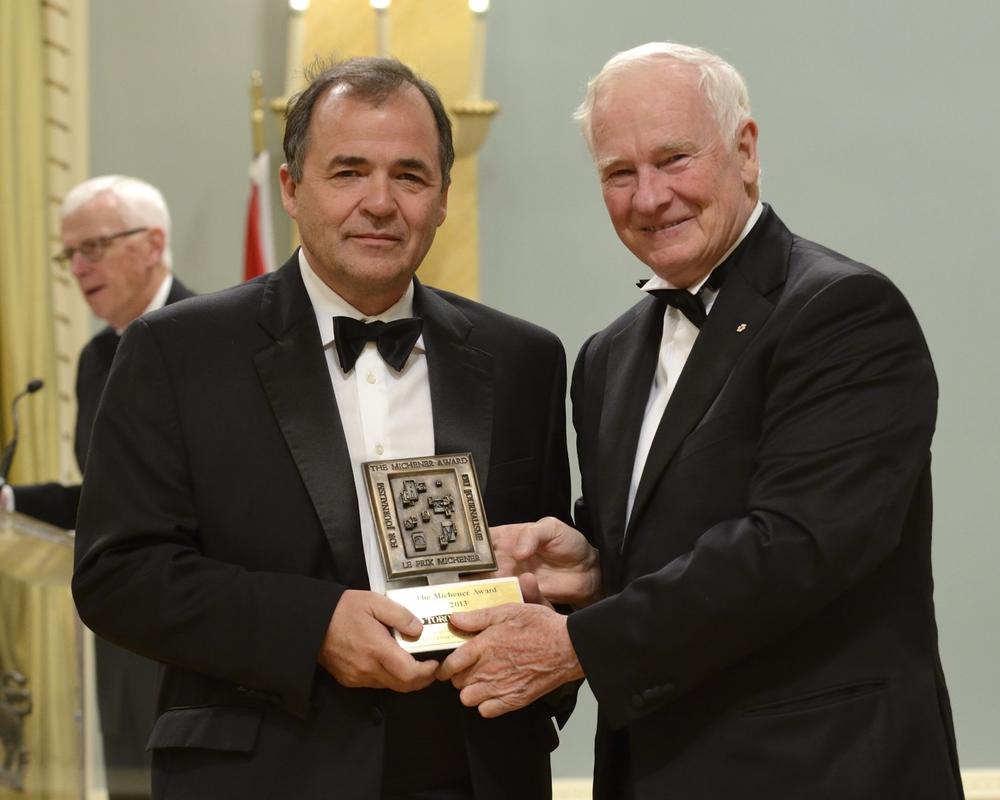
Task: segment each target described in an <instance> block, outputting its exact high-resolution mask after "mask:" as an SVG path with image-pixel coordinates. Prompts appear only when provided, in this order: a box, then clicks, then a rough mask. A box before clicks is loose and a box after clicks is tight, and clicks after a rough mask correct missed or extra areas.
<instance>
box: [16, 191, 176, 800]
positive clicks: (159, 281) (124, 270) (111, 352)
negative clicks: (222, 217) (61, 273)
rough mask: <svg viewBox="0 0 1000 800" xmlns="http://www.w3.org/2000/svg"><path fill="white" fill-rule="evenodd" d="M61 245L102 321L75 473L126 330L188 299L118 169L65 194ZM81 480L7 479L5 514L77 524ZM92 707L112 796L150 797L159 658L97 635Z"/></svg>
mask: <svg viewBox="0 0 1000 800" xmlns="http://www.w3.org/2000/svg"><path fill="white" fill-rule="evenodd" d="M59 217H60V237H61V239H62V245H63V249H62V252H60V253H59V255H57V256H56V260H57V261H59V263H60V264H61V265H62V266H64V267H65V268H66V269H68V270H69V271H70V273H71V274H72V275H73V277H74V278H76V281H77V284H78V285H79V287H80V291H81V292H82V293H83V297H84V299H85V300H86V301H87V304H88V305H89V306H90V309H91V311H93V313H94V315H95V316H96V317H98V318H99V319H101V320H103V321H104V322H106V323H107V327H105V328H103V329H102V330H100V331H99V332H98V333H97V334H96V335H95V336H94V337H93V338H92V339H91V340H90V341H89V342H88V343H87V344H86V346H85V347H84V348H83V351H82V352H81V353H80V359H79V362H78V365H77V376H76V400H77V417H76V437H75V441H74V444H75V450H76V459H77V464H78V465H79V467H80V471H81V472H82V471H83V470H84V467H85V465H86V462H87V451H88V449H89V445H90V432H91V428H92V427H93V424H94V418H95V416H96V415H97V406H98V403H99V401H100V399H101V393H102V392H103V391H104V384H105V382H106V381H107V379H108V373H109V371H110V369H111V362H112V360H113V359H114V357H115V351H116V350H117V348H118V340H119V338H120V337H121V334H122V332H123V331H124V330H125V328H126V327H127V326H128V324H129V323H130V322H132V320H134V319H135V318H136V317H138V316H139V315H140V314H143V313H145V312H147V311H153V310H155V309H157V308H161V307H162V306H163V305H165V304H167V303H172V302H174V301H176V300H181V299H183V298H185V297H190V296H191V294H192V293H191V291H190V290H189V289H188V288H187V287H186V286H184V285H183V284H182V283H181V282H180V281H179V280H177V279H176V278H175V277H174V275H173V273H172V272H171V258H170V214H169V212H168V210H167V205H166V203H165V202H164V200H163V196H162V195H161V194H160V192H159V191H158V190H157V189H156V188H155V187H153V186H151V185H150V184H148V183H146V182H145V181H141V180H138V179H137V178H130V177H126V176H123V175H105V176H101V177H97V178H91V179H90V180H87V181H84V182H83V183H81V184H79V185H77V186H75V187H74V188H73V189H71V190H70V191H69V193H68V194H67V195H66V197H65V199H64V200H63V203H62V206H61V207H60V209H59ZM79 500H80V486H79V484H77V485H72V486H67V485H63V484H60V483H44V484H37V485H33V486H4V487H3V489H2V502H3V504H4V505H5V507H6V508H7V510H9V511H15V510H16V511H18V512H20V513H22V514H27V515H28V516H31V517H35V518H36V519H40V520H43V521H45V522H48V523H50V524H52V525H56V526H58V527H60V528H66V529H72V528H75V527H76V512H77V506H78V504H79ZM96 651H97V652H96V656H97V684H98V704H99V708H100V714H101V731H102V734H103V740H104V756H105V763H106V766H107V778H108V788H109V794H110V798H111V800H119V799H121V800H125V799H126V798H141V797H148V796H149V758H148V756H147V755H146V753H145V747H146V740H147V738H148V736H149V732H150V730H151V728H152V713H153V701H154V697H155V689H156V665H155V664H153V663H152V662H150V661H148V660H147V659H144V658H140V657H139V656H136V655H134V654H132V653H129V652H128V651H126V650H123V649H121V648H119V647H116V646H114V645H112V644H110V643H109V642H107V641H104V640H102V639H100V638H98V639H97V643H96Z"/></svg>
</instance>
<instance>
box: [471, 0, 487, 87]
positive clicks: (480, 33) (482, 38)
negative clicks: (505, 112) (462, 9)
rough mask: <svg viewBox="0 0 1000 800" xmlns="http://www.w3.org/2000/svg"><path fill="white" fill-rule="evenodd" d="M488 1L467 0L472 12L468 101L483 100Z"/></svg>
mask: <svg viewBox="0 0 1000 800" xmlns="http://www.w3.org/2000/svg"><path fill="white" fill-rule="evenodd" d="M489 7H490V0H469V10H470V11H471V12H472V50H471V52H470V53H469V71H470V78H469V100H471V101H477V100H482V99H483V76H484V75H485V73H486V11H487V10H488V9H489Z"/></svg>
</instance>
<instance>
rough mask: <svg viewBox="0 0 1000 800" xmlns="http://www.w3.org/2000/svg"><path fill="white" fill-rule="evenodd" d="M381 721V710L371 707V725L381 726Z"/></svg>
mask: <svg viewBox="0 0 1000 800" xmlns="http://www.w3.org/2000/svg"><path fill="white" fill-rule="evenodd" d="M382 719H383V714H382V709H381V708H379V707H378V706H372V713H371V720H372V725H381V724H382Z"/></svg>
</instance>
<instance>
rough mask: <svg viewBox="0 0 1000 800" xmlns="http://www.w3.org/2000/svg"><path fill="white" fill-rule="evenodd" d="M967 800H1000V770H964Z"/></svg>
mask: <svg viewBox="0 0 1000 800" xmlns="http://www.w3.org/2000/svg"><path fill="white" fill-rule="evenodd" d="M962 784H963V785H964V786H965V800H1000V769H963V770H962Z"/></svg>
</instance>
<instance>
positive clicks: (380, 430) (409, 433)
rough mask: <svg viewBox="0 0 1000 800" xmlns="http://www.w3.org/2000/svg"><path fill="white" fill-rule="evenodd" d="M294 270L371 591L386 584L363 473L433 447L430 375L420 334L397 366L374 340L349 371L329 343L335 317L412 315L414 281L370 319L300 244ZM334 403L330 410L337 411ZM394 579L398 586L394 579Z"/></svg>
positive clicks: (387, 318) (430, 451)
mask: <svg viewBox="0 0 1000 800" xmlns="http://www.w3.org/2000/svg"><path fill="white" fill-rule="evenodd" d="M299 269H300V270H301V272H302V280H303V282H304V283H305V286H306V292H307V293H308V295H309V299H310V300H311V301H312V306H313V311H314V312H315V314H316V324H317V325H319V334H320V338H321V339H322V341H323V350H324V352H325V354H326V365H327V368H328V369H329V371H330V382H331V383H332V384H333V392H334V395H335V396H336V398H337V409H339V411H340V422H341V425H343V428H344V437H345V438H346V439H347V449H348V452H349V453H350V456H351V468H352V470H353V472H354V490H355V493H356V495H357V501H358V517H359V519H360V520H361V542H362V544H363V545H364V549H365V562H366V563H367V565H368V579H369V582H370V583H371V589H372V591H373V592H384V591H385V589H386V581H385V571H384V568H383V566H382V555H381V552H380V551H379V544H378V539H376V537H375V522H374V520H373V519H372V511H371V506H370V505H369V503H368V492H367V490H366V489H365V484H364V481H363V478H362V474H361V465H362V464H363V463H364V462H365V461H381V460H383V459H387V458H414V457H417V456H426V455H432V454H433V453H434V419H433V416H432V414H431V387H430V381H429V379H428V377H427V357H426V354H425V349H424V337H423V336H422V335H421V337H420V338H419V339H417V343H416V345H414V347H413V352H412V353H411V354H410V357H409V359H407V361H406V364H405V365H403V370H402V372H396V371H395V370H394V369H393V368H392V367H390V366H389V365H387V364H386V363H385V362H384V361H383V360H382V356H380V355H379V353H378V350H377V349H376V347H375V343H374V342H368V343H366V344H365V349H364V350H362V352H361V355H360V356H358V360H357V363H356V364H355V365H354V369H352V370H351V371H350V372H348V373H347V374H346V375H345V374H344V372H343V370H342V369H341V368H340V358H339V356H338V355H337V348H336V346H335V345H334V334H333V318H334V317H353V318H354V319H363V320H365V321H374V320H382V321H383V322H392V321H393V320H397V319H404V318H406V317H412V316H413V283H412V282H411V283H410V286H409V288H408V289H407V290H406V292H405V293H404V294H403V296H402V297H401V298H400V299H399V300H398V301H397V302H396V303H395V304H394V305H392V306H391V307H389V308H388V309H386V310H385V311H383V312H382V313H381V314H377V315H375V316H372V317H369V316H366V315H365V314H362V313H361V312H360V311H358V310H357V309H356V308H354V307H353V306H351V304H350V303H348V302H347V301H346V300H344V298H342V297H341V296H340V295H338V294H337V293H336V292H334V291H333V290H332V289H331V288H330V287H329V286H327V285H326V284H325V283H323V281H322V280H320V279H319V277H318V276H317V275H316V273H314V272H313V270H312V268H311V267H310V266H309V262H308V261H307V260H306V257H305V254H304V253H303V252H302V249H301V248H300V249H299ZM337 409H332V408H331V409H330V413H331V414H334V413H336V410H337ZM393 585H395V584H393Z"/></svg>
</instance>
